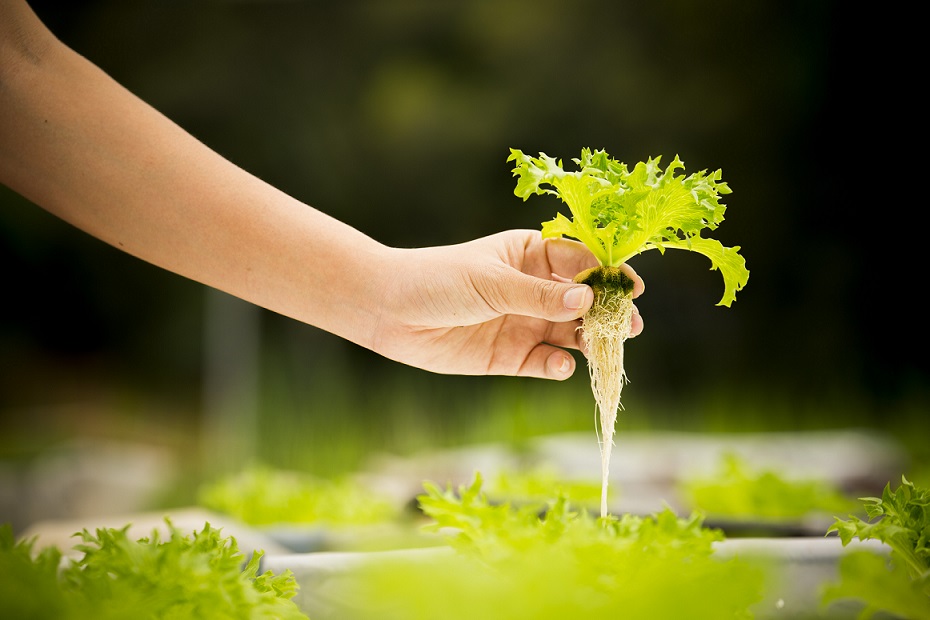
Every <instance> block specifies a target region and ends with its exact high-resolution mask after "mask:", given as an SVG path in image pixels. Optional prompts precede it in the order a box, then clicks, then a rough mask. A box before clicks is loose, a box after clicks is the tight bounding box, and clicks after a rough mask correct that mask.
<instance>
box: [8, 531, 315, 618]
mask: <svg viewBox="0 0 930 620" xmlns="http://www.w3.org/2000/svg"><path fill="white" fill-rule="evenodd" d="M167 524H168V527H169V530H170V537H169V538H168V539H167V540H161V538H160V536H159V534H158V531H157V530H156V531H154V532H153V533H152V536H151V537H149V538H142V539H140V540H137V541H134V540H130V538H129V536H128V534H127V531H128V528H129V526H126V527H124V528H122V529H113V528H107V529H98V530H97V531H96V534H91V533H90V532H89V531H87V530H84V531H83V532H81V534H80V537H81V539H82V541H83V542H81V543H79V544H77V545H75V549H76V550H78V551H81V552H83V555H82V557H81V558H80V559H78V560H68V562H67V563H66V564H64V565H63V563H62V554H61V551H60V550H58V549H55V548H45V549H43V550H42V551H41V552H39V553H38V554H36V553H34V551H33V547H34V544H35V539H32V540H24V541H19V542H14V539H13V534H12V530H11V529H10V528H9V526H5V527H3V528H0V594H2V596H0V617H4V618H42V619H44V618H49V619H55V620H77V619H84V618H95V619H96V618H101V619H114V620H116V619H124V618H140V619H153V620H154V619H162V618H165V619H167V618H178V619H182V618H198V619H203V620H234V619H242V620H260V619H268V620H271V619H280V620H289V619H298V618H303V619H306V615H304V614H303V613H302V612H301V611H300V610H299V609H298V607H297V606H296V605H295V604H294V602H293V601H292V600H291V598H292V597H293V596H294V595H295V594H296V591H297V584H296V581H295V580H294V576H293V574H292V573H291V572H290V571H285V572H284V573H282V574H280V575H274V574H273V573H271V572H270V571H266V572H265V573H263V574H261V575H259V574H258V570H259V562H260V559H261V557H262V554H261V552H257V553H255V554H253V555H252V557H251V559H250V560H249V561H248V562H246V558H245V556H244V555H243V554H242V553H241V552H240V551H239V548H238V546H237V544H236V541H235V539H234V538H232V537H228V538H224V537H222V536H221V533H220V530H218V529H215V528H212V527H211V526H210V525H209V524H205V526H204V528H203V529H202V530H200V531H198V532H194V533H192V534H191V535H184V534H182V533H181V532H180V531H179V530H178V529H177V528H176V527H174V526H173V525H172V524H171V523H170V521H168V522H167ZM243 566H244V568H243Z"/></svg>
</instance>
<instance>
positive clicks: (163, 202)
mask: <svg viewBox="0 0 930 620" xmlns="http://www.w3.org/2000/svg"><path fill="white" fill-rule="evenodd" d="M0 183H3V184H4V185H6V186H8V187H9V188H11V189H12V190H14V191H16V192H18V193H20V194H22V195H23V196H24V197H26V198H27V199H29V200H30V201H32V202H34V203H35V204H36V205H39V206H40V207H42V208H44V209H46V210H47V211H49V212H50V213H53V214H54V215H56V216H58V217H60V218H61V219H63V220H65V221H67V222H69V223H71V224H73V225H74V226H76V227H77V228H79V229H81V230H84V231H85V232H87V233H89V234H91V235H93V236H95V237H97V238H99V239H101V240H103V241H105V242H106V243H109V244H111V245H113V246H115V247H117V248H119V249H121V250H123V251H125V252H128V253H129V254H132V255H134V256H137V257H138V258H140V259H142V260H145V261H147V262H150V263H152V264H155V265H158V266H160V267H162V268H164V269H167V270H169V271H172V272H175V273H177V274H179V275H181V276H184V277H187V278H190V279H192V280H195V281H198V282H201V283H203V284H205V285H207V286H210V287H214V288H216V289H219V290H222V291H225V292H227V293H230V294H232V295H235V296H237V297H240V298H242V299H244V300H247V301H249V302H252V303H254V304H256V305H259V306H262V307H264V308H267V309H269V310H271V311H273V312H276V313H279V314H282V315H285V316H288V317H291V318H293V319H295V320H297V321H301V322H304V323H307V324H309V325H313V326H316V327H318V328H320V329H323V330H326V331H328V332H331V333H333V334H336V335H338V336H340V337H342V338H345V339H347V340H350V341H352V342H354V343H356V344H358V345H360V346H363V347H366V348H368V349H371V350H373V351H375V352H377V353H379V354H381V355H383V356H385V357H387V358H390V359H393V360H395V361H398V362H401V363H404V364H408V365H411V366H415V367H419V368H422V369H425V370H429V371H433V372H438V373H449V374H468V375H483V374H493V375H519V376H529V377H540V378H548V379H557V380H561V379H565V378H568V377H569V376H571V375H572V373H573V372H574V370H575V359H574V357H573V356H572V355H571V354H570V352H569V351H568V349H578V348H579V343H580V339H579V332H578V327H579V326H580V317H582V316H583V315H584V313H585V312H586V311H587V310H588V308H589V307H590V306H591V304H592V302H593V293H592V291H591V289H590V288H589V287H587V286H585V285H575V284H572V283H570V282H569V281H567V280H566V279H567V278H571V277H572V276H574V275H575V274H576V273H578V272H580V271H582V270H584V269H586V268H588V267H592V266H594V265H596V264H597V263H596V261H595V259H594V257H593V256H592V255H591V254H590V253H589V252H588V250H587V249H586V248H585V247H584V246H583V245H582V244H580V243H577V242H574V241H569V240H564V239H559V240H555V239H548V240H544V239H542V237H541V235H540V233H539V232H538V231H533V230H509V231H505V232H501V233H498V234H495V235H491V236H488V237H484V238H481V239H477V240H473V241H469V242H466V243H461V244H457V245H450V246H440V247H428V248H417V249H398V248H391V247H388V246H386V245H384V244H382V243H379V242H378V241H376V240H374V239H372V238H371V237H369V236H367V235H365V234H363V233H361V232H360V231H358V230H356V229H354V228H352V227H350V226H348V225H346V224H344V223H342V222H340V221H338V220H336V219H334V218H332V217H330V216H328V215H326V214H325V213H323V212H322V211H319V210H317V209H314V208H313V207H310V206H308V205H306V204H304V203H303V202H301V201H299V200H297V199H295V198H293V197H291V196H288V195H287V194H285V193H283V192H281V191H279V190H278V189H276V188H274V187H272V186H270V185H269V184H267V183H265V182H264V181H262V180H261V179H258V178H257V177H255V176H253V175H251V174H249V173H248V172H246V171H244V170H242V169H241V168H239V167H237V166H236V165H234V164H233V163H231V162H229V161H227V160H226V159H224V158H222V157H221V156H220V155H218V154H217V153H215V152H214V151H212V150H211V149H210V148H208V147H207V146H206V145H204V144H203V143H201V142H199V141H198V140H196V139H195V138H194V137H193V136H191V135H190V134H189V133H187V132H186V131H185V130H183V129H182V128H181V127H179V126H178V125H176V124H175V123H173V122H172V121H171V120H169V119H168V118H166V117H165V116H164V115H162V114H161V113H159V112H158V111H157V110H155V109H154V108H152V107H151V106H149V105H147V104H146V103H145V102H143V101H142V100H140V99H139V98H137V97H136V96H135V95H133V94H132V93H130V92H129V91H127V90H126V89H125V88H123V87H122V86H120V85H119V84H118V83H116V82H115V81H114V80H112V79H111V78H110V77H109V76H107V75H106V74H105V73H104V72H103V71H101V70H100V69H99V68H98V67H96V66H95V65H93V64H91V63H90V62H88V61H87V60H85V59H84V58H83V57H81V56H80V55H79V54H77V53H76V52H74V51H73V50H71V49H69V48H68V47H66V46H65V45H63V44H62V43H61V42H59V41H58V40H57V39H56V38H55V36H54V35H53V34H52V33H51V32H49V31H48V30H47V29H46V28H45V26H44V25H43V24H42V23H41V22H40V21H39V19H38V18H37V17H36V16H35V14H34V13H33V12H32V10H31V9H30V7H29V6H28V4H27V3H26V2H24V1H14V0H3V2H0ZM624 269H625V270H626V271H627V273H628V274H629V275H630V276H631V277H633V279H634V281H635V289H634V297H637V296H639V295H640V294H641V293H642V291H643V282H642V279H641V278H639V276H637V275H636V274H635V273H634V272H633V270H632V269H631V268H630V267H629V266H624ZM642 329H643V323H642V319H641V318H640V317H639V315H638V313H637V314H636V315H635V316H634V319H633V328H632V335H634V336H635V335H637V334H639V333H640V332H641V331H642Z"/></svg>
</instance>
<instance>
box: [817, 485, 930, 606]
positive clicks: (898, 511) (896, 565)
mask: <svg viewBox="0 0 930 620" xmlns="http://www.w3.org/2000/svg"><path fill="white" fill-rule="evenodd" d="M861 500H862V501H863V505H864V507H865V510H866V514H867V515H868V520H867V521H865V520H863V519H861V518H859V517H857V516H855V515H850V517H849V519H840V518H839V517H837V518H836V521H835V522H834V524H833V525H832V526H830V528H829V529H828V530H827V534H830V533H832V532H836V534H837V535H839V537H840V540H841V541H842V543H843V546H844V547H845V546H847V545H849V544H850V543H851V542H852V541H853V539H859V540H860V541H863V540H868V539H873V540H880V541H881V542H882V543H884V544H885V545H887V546H888V547H889V548H890V554H889V556H890V564H889V562H886V561H885V560H884V559H883V558H881V557H879V556H876V555H875V554H872V553H869V552H867V551H854V552H853V553H851V554H849V555H848V556H846V557H844V558H843V560H842V561H841V564H840V567H839V568H840V581H839V582H838V583H835V584H832V585H831V586H829V587H828V588H827V589H826V590H825V592H824V595H823V602H824V603H825V604H829V603H831V602H833V601H835V600H839V599H844V598H851V599H857V600H860V601H862V602H864V603H865V604H866V607H865V609H864V610H863V612H862V614H861V616H860V617H862V618H869V617H871V616H872V615H873V614H875V613H877V612H879V611H887V612H891V613H892V614H894V615H895V616H896V617H897V616H900V617H902V618H930V488H926V487H920V486H917V485H916V484H914V483H913V482H911V481H910V480H908V479H907V478H906V477H904V476H902V477H901V485H900V486H898V488H897V489H894V490H892V488H891V484H890V483H889V484H887V485H885V489H884V491H882V496H881V497H863V498H861Z"/></svg>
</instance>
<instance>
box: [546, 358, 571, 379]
mask: <svg viewBox="0 0 930 620" xmlns="http://www.w3.org/2000/svg"><path fill="white" fill-rule="evenodd" d="M549 366H550V368H551V369H552V370H554V371H555V372H556V373H558V374H560V375H565V374H568V373H569V371H571V369H572V363H571V360H569V359H568V356H567V355H562V354H560V353H555V354H553V355H552V357H550V358H549Z"/></svg>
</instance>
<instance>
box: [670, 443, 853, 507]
mask: <svg viewBox="0 0 930 620" xmlns="http://www.w3.org/2000/svg"><path fill="white" fill-rule="evenodd" d="M682 492H683V494H684V495H685V497H686V498H687V500H688V501H689V502H690V503H691V505H692V507H693V508H694V509H696V510H700V511H701V512H702V513H704V514H706V515H708V516H718V517H720V516H724V517H733V518H744V519H771V520H773V521H779V520H790V519H800V518H804V517H807V516H810V515H811V514H813V513H825V514H827V515H829V514H832V513H836V512H848V511H852V510H855V508H856V506H855V503H854V502H853V501H852V500H851V499H850V498H847V497H846V496H845V495H843V493H842V492H840V490H839V489H838V488H836V487H835V486H834V485H831V484H829V483H828V482H826V481H823V480H813V479H811V480H788V479H786V478H785V477H784V476H781V475H780V474H778V472H775V471H767V470H766V471H751V470H750V468H749V467H748V466H747V464H746V463H745V462H744V461H742V460H741V459H740V458H739V457H737V456H735V455H732V454H728V455H725V456H724V458H723V459H722V463H721V467H720V471H719V472H718V473H717V474H716V475H714V476H712V477H710V478H707V479H703V478H694V479H692V480H688V481H687V482H684V483H683V484H682Z"/></svg>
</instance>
